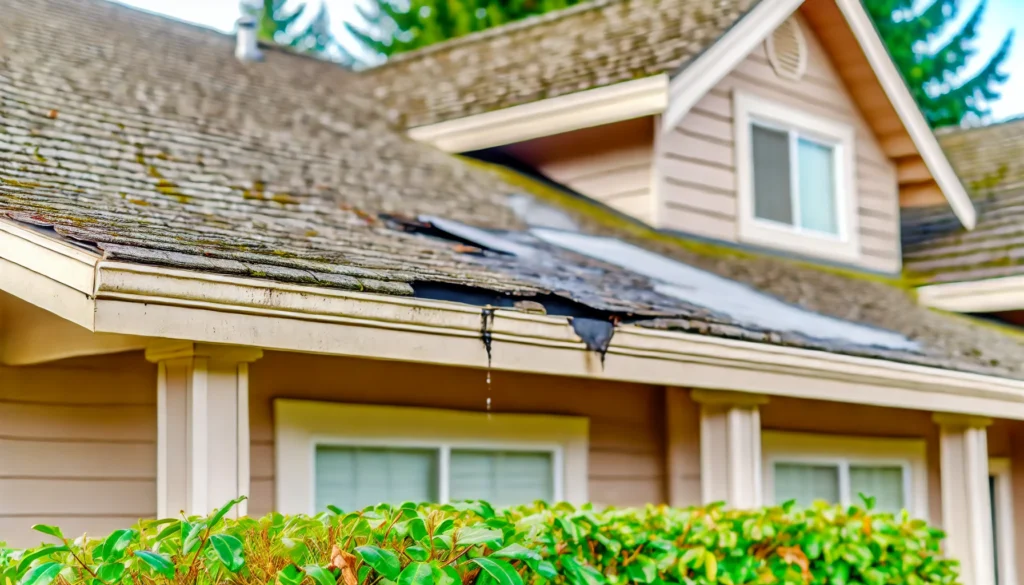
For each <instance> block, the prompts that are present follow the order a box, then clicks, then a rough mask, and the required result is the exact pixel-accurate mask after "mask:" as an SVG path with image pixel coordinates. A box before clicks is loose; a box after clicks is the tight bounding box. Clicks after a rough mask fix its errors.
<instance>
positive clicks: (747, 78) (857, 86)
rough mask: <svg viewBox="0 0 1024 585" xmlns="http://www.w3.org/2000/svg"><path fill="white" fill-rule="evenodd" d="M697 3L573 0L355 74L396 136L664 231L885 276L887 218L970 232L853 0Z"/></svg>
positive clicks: (898, 259)
mask: <svg viewBox="0 0 1024 585" xmlns="http://www.w3.org/2000/svg"><path fill="white" fill-rule="evenodd" d="M698 4H701V3H698V2H687V1H684V2H668V1H667V0H620V1H618V2H603V3H591V4H584V5H579V6H578V7H576V8H573V9H570V10H566V11H563V12H561V13H555V14H551V15H546V16H544V17H542V18H536V19H530V20H526V21H522V22H518V23H514V24H512V25H507V26H505V27H500V28H497V29H492V30H490V31H485V32H483V33H479V34H476V35H470V36H468V37H463V38H461V39H455V40H453V41H449V42H447V43H442V44H440V45H437V46H434V47H429V48H427V49H424V50H421V51H417V52H414V53H410V54H408V55H403V56H399V57H397V58H395V59H394V60H393V62H391V63H389V64H386V65H384V66H383V67H381V68H379V69H377V70H374V71H372V72H370V73H367V75H371V76H377V77H379V78H380V79H378V80H377V81H378V86H379V87H380V88H381V89H380V92H381V93H380V97H381V98H382V99H384V100H385V101H386V102H388V103H389V104H390V106H391V107H392V109H393V111H394V112H395V114H396V116H395V117H396V119H399V120H401V121H402V122H403V123H404V124H405V125H406V126H407V127H408V128H409V134H410V136H411V137H413V138H415V139H417V140H421V141H424V142H427V143H430V144H433V145H435V146H437V147H439V148H441V149H443V150H446V151H449V152H459V153H470V154H471V155H474V156H479V157H483V158H489V159H491V160H496V161H499V162H504V163H506V164H510V165H514V166H516V167H519V168H520V169H524V170H526V171H528V172H533V173H536V174H538V175H541V176H543V177H545V178H547V179H549V180H551V181H553V182H555V183H558V184H560V185H562V186H563V187H565V188H566V189H569V190H571V191H574V192H576V193H578V194H580V195H583V196H586V197H590V198H593V199H595V200H598V201H600V202H602V203H604V204H606V205H608V206H610V207H612V208H614V209H616V210H618V211H620V212H622V213H624V214H626V215H629V216H630V217H632V218H634V219H636V220H639V221H643V222H645V223H648V224H651V225H653V226H655V227H657V228H660V229H663V230H668V231H672V232H678V233H681V234H684V235H688V236H692V237H695V238H699V239H705V240H710V241H714V242H719V243H725V244H728V245H733V246H739V247H746V248H754V249H757V250H761V251H767V252H770V253H777V254H782V255H788V256H795V257H799V258H804V259H811V260H815V261H818V262H823V263H828V264H839V265H844V266H852V267H856V268H860V269H863V270H867V271H872V272H879V273H886V274H893V273H899V272H900V270H901V268H902V252H901V245H900V242H901V234H900V210H901V207H904V206H920V205H933V204H935V203H936V202H939V203H941V204H942V205H944V206H945V208H946V209H947V210H949V211H950V212H951V213H952V214H953V215H954V216H955V217H956V218H957V221H958V222H959V223H960V225H961V226H962V227H964V228H966V229H970V228H972V227H973V225H974V222H975V215H974V213H975V212H974V207H973V206H972V204H971V201H970V199H969V198H968V196H967V193H966V191H965V189H964V187H963V185H962V184H961V183H960V180H959V179H958V178H957V176H956V174H955V173H954V171H953V169H952V167H951V166H950V164H949V162H948V160H947V159H946V157H945V156H944V154H943V152H942V150H941V149H940V148H939V145H938V143H937V141H936V139H935V136H934V135H933V134H932V132H931V130H930V129H929V127H928V125H927V123H926V122H925V120H924V118H923V116H922V115H921V113H920V111H919V110H918V109H917V106H916V104H915V103H914V101H913V98H912V96H911V95H910V92H909V91H908V89H907V87H906V85H905V84H904V82H903V80H902V78H901V77H900V75H899V73H898V72H897V70H896V68H895V66H894V65H893V63H892V61H891V60H890V58H889V56H888V53H887V52H886V50H885V47H884V45H883V44H882V42H881V40H880V39H879V37H878V35H877V33H876V31H875V29H874V27H873V25H872V23H871V21H870V19H869V17H868V15H867V14H866V12H865V11H864V8H863V7H862V6H861V4H860V2H859V0H804V1H801V0H781V1H777V2H759V3H755V2H749V1H742V0H735V1H733V2H726V3H721V4H717V5H716V6H717V8H716V9H715V10H713V11H712V13H711V14H707V13H705V12H702V10H703V9H704V8H705V7H703V5H698ZM627 15H628V18H626V16H627ZM698 17H700V18H698ZM608 39H615V40H616V41H615V42H609V41H608ZM510 47H516V50H515V51H510V50H509V48H510ZM427 79H430V80H431V81H430V82H429V83H428V82H426V80H427Z"/></svg>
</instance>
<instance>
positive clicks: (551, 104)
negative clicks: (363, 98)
mask: <svg viewBox="0 0 1024 585" xmlns="http://www.w3.org/2000/svg"><path fill="white" fill-rule="evenodd" d="M667 105H668V76H667V75H665V74H659V75H654V76H651V77H643V78H640V79H634V80H632V81H625V82H622V83H616V84H614V85H607V86H604V87H598V88H595V89H588V90H585V91H580V92H576V93H570V94H567V95H561V96H558V97H553V98H548V99H542V100H539V101H535V102H530V103H526V104H521V105H518V106H512V107H508V108H504V109H501V110H495V111H491V112H484V113H482V114H476V115H472V116H467V117H465V118H457V119H454V120H447V121H445V122H438V123H437V124H430V125H427V126H418V127H416V128H411V129H410V130H409V131H408V134H409V137H410V138H412V139H413V140H417V141H419V142H426V143H427V144H431V145H433V146H434V147H436V148H439V149H441V150H443V151H445V152H469V151H472V150H479V149H482V148H490V147H494V146H502V145H505V144H513V143H516V142H522V141H524V140H530V139H533V138H540V137H542V136H551V135H554V134H561V133H563V132H570V131H572V130H579V129H581V128H590V127H593V126H601V125H604V124H611V123H614V122H621V121H623V120H629V119H633V118H641V117H644V116H652V115H655V114H660V113H661V112H663V111H664V110H665V107H666V106H667Z"/></svg>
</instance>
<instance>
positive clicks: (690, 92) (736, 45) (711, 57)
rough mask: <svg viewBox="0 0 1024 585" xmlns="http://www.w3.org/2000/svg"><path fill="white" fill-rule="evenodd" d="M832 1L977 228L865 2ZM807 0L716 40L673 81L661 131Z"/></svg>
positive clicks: (763, 13) (776, 5) (924, 154)
mask: <svg viewBox="0 0 1024 585" xmlns="http://www.w3.org/2000/svg"><path fill="white" fill-rule="evenodd" d="M833 1H834V2H836V4H837V6H838V7H839V9H840V11H841V12H842V14H843V16H844V17H845V18H846V21H847V23H848V24H849V25H850V29H851V30H852V31H853V33H854V36H855V37H856V39H857V41H858V43H859V44H860V46H861V49H862V50H863V51H864V54H865V55H866V57H867V59H868V62H869V64H870V65H871V69H872V71H873V72H874V73H875V75H876V76H877V78H878V80H879V83H881V85H882V88H883V90H884V91H885V93H886V95H887V96H888V98H889V100H890V101H891V102H892V104H893V107H894V108H895V109H896V113H897V114H898V115H899V117H900V120H901V121H902V122H903V125H904V127H905V128H906V130H907V132H908V133H909V134H910V137H911V139H912V140H913V142H914V146H915V148H916V149H917V150H918V152H919V153H920V155H921V158H922V159H923V160H924V163H925V165H926V166H927V167H928V171H929V172H930V173H931V176H932V177H933V178H934V179H935V182H936V183H937V184H938V185H939V188H940V189H941V190H942V193H943V195H944V196H945V197H946V200H947V201H948V202H949V205H950V206H951V207H952V208H953V211H954V213H955V214H956V216H957V218H958V219H959V220H960V222H961V223H962V224H963V225H964V227H966V228H967V229H974V226H975V222H976V221H977V216H976V212H975V209H974V205H973V204H972V203H971V199H970V197H969V196H968V194H967V191H966V190H965V189H964V186H963V184H962V183H961V182H960V179H959V177H957V175H956V172H955V171H954V170H953V167H952V165H950V163H949V160H948V159H946V155H945V154H944V153H943V152H942V148H941V147H940V146H939V142H938V140H937V139H936V138H935V135H934V134H933V133H932V130H931V128H930V127H929V126H928V122H927V121H926V120H925V119H924V116H923V115H922V114H921V111H920V109H919V108H918V107H917V104H916V102H914V98H913V96H912V95H911V94H910V90H908V89H907V86H906V83H904V81H903V77H902V76H901V75H900V73H899V71H898V70H897V69H896V66H895V65H894V64H893V62H892V59H891V58H890V57H889V53H888V52H887V51H886V49H885V46H884V45H883V43H882V40H881V39H880V38H879V37H878V33H877V32H876V30H875V27H874V24H873V23H872V22H871V19H870V17H869V16H868V14H867V13H866V12H865V11H864V7H863V6H862V5H861V0H833ZM803 2H804V0H778V1H776V2H761V3H760V4H758V5H757V6H755V7H754V8H753V10H751V11H750V12H749V13H748V14H747V15H746V16H745V17H743V18H742V19H741V20H740V21H739V22H737V23H736V25H735V26H733V27H732V29H730V30H729V31H728V32H727V33H726V34H725V35H724V36H723V37H722V38H721V39H719V40H718V42H717V43H715V44H714V45H712V46H711V47H710V48H709V49H708V50H707V51H705V52H704V53H703V54H701V55H700V56H699V57H698V58H697V59H696V60H695V61H693V62H692V63H690V64H689V65H687V66H686V68H685V69H684V70H683V71H682V72H681V73H679V75H677V76H675V77H674V78H673V79H672V81H671V82H670V83H669V105H668V108H667V109H666V110H665V115H664V123H663V125H662V132H671V131H672V130H673V129H674V128H676V127H677V126H678V125H679V124H680V123H681V122H682V121H683V118H684V117H685V116H686V114H687V113H689V111H690V109H691V108H693V106H694V105H695V104H696V103H697V102H698V101H700V99H701V98H702V97H704V95H705V94H707V92H708V91H710V90H711V88H713V87H714V86H715V85H717V84H718V82H720V81H721V80H722V79H724V78H725V76H726V75H728V74H729V72H731V71H732V70H733V69H735V68H736V66H737V65H739V63H740V62H741V61H743V59H745V58H746V57H747V55H749V54H750V53H751V51H753V50H754V49H755V48H756V47H757V45H758V44H760V43H762V42H763V41H764V40H765V39H767V38H768V36H769V35H770V34H771V33H772V32H773V31H774V30H775V29H776V28H778V27H779V26H780V25H781V24H782V23H783V22H785V20H786V19H787V18H789V17H790V16H791V15H792V14H793V13H794V12H796V11H797V9H799V8H800V6H801V5H802V4H803Z"/></svg>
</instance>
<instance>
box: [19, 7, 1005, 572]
mask: <svg viewBox="0 0 1024 585" xmlns="http://www.w3.org/2000/svg"><path fill="white" fill-rule="evenodd" d="M0 7H2V8H3V11H4V18H3V19H2V20H0V39H2V46H0V129H2V130H3V131H2V132H0V148H2V150H3V152H4V156H3V157H0V214H2V219H0V291H2V292H0V363H2V364H3V365H2V366H0V535H3V538H5V539H7V540H8V542H10V543H12V544H15V545H26V544H31V543H32V541H33V540H34V537H33V536H32V533H31V532H30V530H29V527H30V526H31V525H32V524H35V523H39V522H43V523H48V524H58V525H61V526H63V527H64V528H65V533H76V532H77V533H81V532H84V531H88V532H89V533H90V534H98V533H101V532H103V531H107V530H110V529H112V528H114V527H119V526H123V525H125V524H127V523H130V522H133V521H134V520H135V519H137V518H139V517H150V516H155V515H159V516H164V515H173V514H177V513H178V512H179V511H182V510H183V511H185V512H186V513H201V512H205V511H208V510H209V509H211V508H213V507H216V506H218V505H220V504H221V503H223V502H225V501H227V500H228V499H230V498H232V497H234V496H237V495H247V496H248V497H249V499H248V501H247V502H245V503H244V504H243V506H242V510H241V512H242V513H248V514H263V513H266V512H269V511H271V510H275V509H276V510H279V511H282V512H312V511H314V510H317V509H321V508H322V507H323V506H324V505H325V504H326V503H327V502H334V503H335V504H337V505H340V506H342V507H343V508H348V509H352V508H355V507H358V506H361V505H364V504H366V503H368V502H372V501H379V500H409V499H415V500H431V499H434V500H441V501H447V500H452V499H460V498H472V497H481V498H486V499H489V500H492V501H494V502H496V503H499V504H501V503H509V502H515V501H522V500H532V499H535V498H545V499H556V500H563V499H564V500H569V501H573V502H583V501H593V502H595V503H597V504H602V505H620V506H625V505H640V504H645V503H667V504H671V505H677V506H685V505H691V504H698V503H701V502H708V501H719V500H724V501H726V502H727V503H729V504H730V505H733V506H757V505H760V504H762V503H772V502H780V501H785V500H789V499H797V500H798V501H800V502H808V501H810V500H813V499H815V498H821V499H827V500H832V501H836V502H844V503H845V502H854V501H856V499H857V494H858V492H864V493H870V494H873V495H874V496H875V497H877V501H878V506H879V507H880V508H882V509H884V510H892V511H896V510H900V509H907V510H908V511H909V512H910V513H911V514H913V515H915V516H917V517H921V518H926V519H928V520H929V521H931V522H933V523H936V524H938V525H940V526H942V527H944V528H946V529H947V530H948V531H949V535H950V536H949V540H948V547H949V552H950V554H953V555H955V556H957V557H958V558H959V559H961V561H962V563H963V565H964V581H965V582H966V583H968V584H970V585H991V584H992V583H995V582H997V579H998V583H1000V584H1001V585H1006V584H1011V583H1014V582H1015V580H1016V578H1015V574H1016V571H1017V561H1016V559H1018V558H1024V555H1020V554H1017V550H1018V549H1017V545H1015V534H1014V526H1015V525H1016V524H1019V523H1020V522H1019V521H1018V518H1019V516H1018V515H1019V514H1024V502H1022V501H1021V497H1022V495H1024V478H1022V477H1020V474H1021V473H1024V459H1022V458H1024V424H1022V423H1021V421H1024V367H1022V365H1021V363H1020V360H1019V359H1018V356H1020V355H1021V352H1022V351H1024V343H1022V340H1021V338H1020V336H1019V335H1018V334H1017V332H1016V330H1014V329H1012V328H1011V327H1009V326H1004V325H999V324H991V323H988V322H983V321H980V320H976V319H973V318H970V317H966V316H960V315H952V314H949V313H947V312H941V311H936V310H932V309H930V308H928V307H926V306H923V305H921V304H919V303H918V302H917V300H916V298H915V295H914V294H912V291H911V290H910V288H909V286H910V284H908V283H907V282H906V281H904V279H903V278H902V276H901V274H902V273H901V266H902V261H903V260H902V258H903V256H902V254H901V252H900V241H901V235H900V223H901V222H900V211H899V210H900V209H901V206H916V207H918V208H925V207H927V208H928V209H930V210H938V209H941V210H942V211H943V212H945V213H947V214H949V216H950V217H954V218H955V221H956V222H959V225H960V226H962V227H963V229H967V230H969V229H972V228H974V227H975V224H976V223H977V222H978V217H976V215H975V207H974V204H973V203H974V202H972V200H971V199H970V198H969V196H968V190H967V189H965V188H964V186H963V184H962V183H961V182H960V180H959V179H958V178H957V176H956V175H955V173H954V166H952V165H951V164H950V160H949V159H948V158H947V157H946V156H945V155H944V152H943V150H942V149H941V148H940V146H939V143H938V142H937V141H936V139H935V137H934V136H933V135H932V133H931V132H930V131H929V130H928V129H927V127H926V126H925V125H924V121H923V120H922V119H921V117H920V114H919V113H918V112H917V110H916V109H914V108H913V107H912V103H911V102H910V101H909V100H910V97H909V94H907V92H906V89H905V88H904V87H903V86H902V85H901V83H900V82H899V77H898V76H896V74H895V72H894V70H893V69H892V66H891V63H889V62H888V61H887V60H886V58H885V53H884V51H883V50H882V48H881V47H882V46H881V43H880V41H879V40H878V39H877V37H875V36H873V34H874V33H873V32H872V31H873V29H871V28H870V25H869V23H867V21H866V17H865V16H864V13H863V10H862V9H861V8H860V6H859V4H856V3H855V2H851V1H850V0H806V1H805V2H803V3H801V2H798V1H794V0H784V1H777V0H761V1H760V2H754V1H737V0H718V1H715V2H708V1H706V0H675V1H673V2H668V1H667V0H665V1H661V0H616V1H605V2H600V1H599V2H596V3H594V4H588V5H585V6H581V7H579V8H575V9H572V10H570V11H566V12H565V13H561V14H554V15H549V16H545V17H543V18H539V19H535V20H531V21H526V22H522V23H517V24H512V25H509V26H508V27H506V28H503V29H499V30H495V31H491V32H488V33H484V34H482V35H479V36H474V37H471V38H467V39H464V40H457V41H453V42H452V43H451V44H449V45H440V46H438V47H434V48H428V49H426V50H425V51H423V52H422V53H417V54H412V55H409V56H407V57H403V58H400V59H397V60H396V61H395V62H393V63H391V64H390V65H386V66H384V67H383V68H382V69H380V70H379V71H373V72H368V73H362V74H353V73H348V72H345V71H342V70H340V69H337V68H335V67H332V66H330V65H328V64H324V63H320V62H317V61H314V60H312V59H308V58H304V57H300V56H296V55H292V54H289V53H287V52H284V51H278V50H272V49H266V50H264V51H263V59H262V60H261V61H250V60H247V61H244V62H242V61H239V60H237V59H236V58H235V57H234V56H233V54H234V53H235V48H236V47H235V44H236V40H234V39H231V38H228V37H224V36H222V35H219V34H216V33H214V32H211V31H207V30H203V29H199V28H195V27H191V26H188V25H184V24H180V23H174V22H171V21H166V20H163V19H161V18H158V17H156V16H153V15H150V14H146V13H142V12H136V11H133V10H131V9H128V8H125V7H122V6H118V5H114V4H108V3H105V2H103V1H101V0H38V1H37V2H33V3H24V2H14V1H12V0H2V1H0ZM573 22H578V24H577V25H573V24H572V23H573ZM548 27H554V28H555V29H557V30H556V31H555V32H554V33H552V32H551V31H550V30H549V29H548ZM561 27H566V30H562V28H561ZM570 29H571V30H570ZM537 31H541V32H537ZM543 31H548V32H543ZM573 31H575V32H573ZM531 35H538V36H535V37H531ZM239 38H240V39H241V40H243V41H244V35H240V37H239ZM531 39H532V40H533V41H534V42H530V40H531ZM766 39H767V42H766ZM509 47H516V49H517V50H516V51H508V50H502V49H508V48H509ZM767 47H771V49H769V48H767ZM243 49H245V50H240V51H238V53H239V54H241V55H243V56H251V55H254V53H255V51H253V50H250V49H252V47H248V48H246V47H243ZM506 60H507V61H506ZM445 63H448V65H445ZM584 63H586V64H588V66H587V67H584V66H583V64H584ZM460 64H461V65H460ZM434 67H437V68H438V69H436V70H435V69H433V68H434ZM444 67H447V69H443V68H444ZM453 67H454V68H456V69H457V71H453V70H452V68H453ZM460 67H461V68H460ZM417 72H418V73H417ZM458 72H462V73H460V74H459V75H455V76H452V74H453V73H458ZM414 74H415V75H419V76H420V77H415V78H414ZM574 75H576V77H574ZM387 76H390V79H385V78H386V77H387ZM475 76H479V78H476V77H475ZM773 76H774V77H773ZM465 78H472V79H469V80H468V81H467V79H465ZM425 80H428V81H429V82H430V87H421V86H422V85H424V84H425V83H426V81H425ZM499 80H503V82H504V83H505V85H504V86H501V85H498V86H489V85H488V84H489V83H492V82H494V83H497V82H498V81H499ZM680 80H684V81H680ZM751 80H754V81H751ZM758 80H760V81H758ZM403 84H404V85H403ZM804 84H806V85H804ZM474 87H475V88H478V89H476V90H474V89H473V88H474ZM765 88H768V89H765ZM771 88H775V89H774V90H772V91H768V90H770V89H771ZM794 88H798V89H799V91H798V90H797V89H794ZM763 90H764V91H765V93H762V91H763ZM804 90H806V91H804ZM801 96H802V97H801ZM791 100H796V101H791ZM381 102H384V105H383V106H382V104H381ZM552 102H554V103H552ZM823 104H826V105H827V106H828V107H823V106H822V105H823ZM478 116H479V117H478ZM481 120H482V122H481ZM737 120H738V121H739V122H737ZM396 126H398V127H399V128H404V129H408V130H409V131H408V134H409V136H406V135H405V134H404V133H403V132H402V131H400V130H399V129H396ZM566 135H569V136H568V137H567V136H566ZM691 139H692V140H693V142H691ZM423 142H428V143H430V144H423ZM620 145H621V146H622V148H621V149H618V151H616V149H617V148H618V147H619V146H620ZM787 145H788V148H787V147H786V146H787ZM609 149H610V150H609ZM741 150H744V151H746V150H749V152H750V153H753V154H752V155H751V156H746V157H744V156H740V155H738V154H737V153H738V152H740V151H741ZM445 151H447V152H445ZM454 152H461V153H469V154H471V157H457V156H453V155H452V154H449V153H454ZM580 153H582V154H580ZM787 154H788V159H787ZM473 157H475V158H477V159H478V160H471V159H472V158H473ZM765 157H767V158H766V159H765V160H761V159H763V158H765ZM487 161H490V162H487ZM494 161H504V163H505V164H497V163H496V162H494ZM623 161H632V162H629V164H624V162H623ZM716 161H717V162H716ZM630 165H633V166H634V167H635V168H633V169H632V170H631V169H630V168H626V167H628V166H630ZM574 168H575V169H576V170H574ZM588 168H589V170H587V169H588ZM595 168H597V169H601V168H604V169H607V170H608V171H609V174H608V175H607V176H603V177H602V176H599V177H598V178H597V179H596V180H591V181H589V182H588V181H587V180H585V174H586V173H588V172H593V170H594V169H595ZM636 168H639V169H641V172H633V171H635V170H636ZM645 168H646V169H647V170H646V171H644V170H643V169H645ZM579 169H583V171H579ZM787 170H788V172H787ZM584 171H585V172H584ZM577 172H578V174H574V173H577ZM581 177H583V178H581ZM637 177H639V179H638V178H637ZM729 184H735V185H737V187H736V188H735V189H734V190H735V194H734V195H733V197H732V200H731V201H732V202H731V203H730V199H729V197H728V196H727V195H726V194H725V193H724V191H728V189H726V188H724V187H723V186H725V185H729ZM716 185H717V186H716ZM787 185H788V186H789V187H788V188H787V187H786V186H787ZM794 185H797V186H810V187H811V188H809V189H805V191H806V192H808V193H814V192H817V193H821V194H825V195H827V196H818V197H814V196H811V195H807V194H806V193H805V196H802V197H795V196H796V195H798V193H799V191H798V190H797V189H795V188H793V187H794ZM632 191H636V194H630V193H631V192H632ZM623 193H626V195H622V194H623ZM787 196H788V199H787ZM634 199H635V201H634ZM741 201H742V203H741ZM936 212H937V211H936ZM979 225H980V224H979ZM950 229H957V230H958V229H960V228H956V227H955V226H954V228H950ZM993 518H994V519H995V521H994V522H993ZM1020 540H1021V541H1022V542H1024V539H1020ZM993 559H997V560H995V561H994V560H993Z"/></svg>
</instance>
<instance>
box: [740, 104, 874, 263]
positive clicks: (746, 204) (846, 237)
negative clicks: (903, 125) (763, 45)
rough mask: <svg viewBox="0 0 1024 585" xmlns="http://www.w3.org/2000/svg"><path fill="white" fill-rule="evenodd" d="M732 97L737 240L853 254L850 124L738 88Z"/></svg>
mask: <svg viewBox="0 0 1024 585" xmlns="http://www.w3.org/2000/svg"><path fill="white" fill-rule="evenodd" d="M734 101H735V104H734V107H735V114H736V123H735V126H736V157H737V170H738V180H739V185H738V187H739V211H740V218H739V219H740V221H739V238H740V239H741V240H742V241H744V242H748V243H753V244H758V245H763V246H767V247H773V248H780V249H785V250H789V251H793V252H797V253H800V254H804V255H813V256H823V257H827V258H831V259H835V260H840V261H849V260H853V259H856V257H857V254H858V247H857V242H856V235H857V230H856V217H857V213H856V211H857V208H856V201H855V196H856V190H855V185H854V168H855V167H854V131H853V128H852V127H850V126H847V125H845V124H843V123H841V122H837V121H835V120H830V119H826V118H819V117H817V116H813V115H810V114H807V113H805V112H803V111H800V110H797V109H795V108H791V107H788V106H783V105H780V104H776V103H772V102H768V101H765V100H763V99H761V98H758V97H754V96H749V95H744V94H741V93H737V94H736V96H735V100H734Z"/></svg>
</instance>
